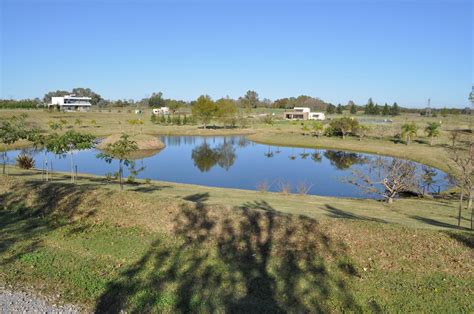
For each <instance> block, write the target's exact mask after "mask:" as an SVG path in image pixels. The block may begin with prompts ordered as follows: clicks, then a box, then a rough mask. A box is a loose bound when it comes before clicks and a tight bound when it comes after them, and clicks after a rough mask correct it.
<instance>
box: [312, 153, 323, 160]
mask: <svg viewBox="0 0 474 314" xmlns="http://www.w3.org/2000/svg"><path fill="white" fill-rule="evenodd" d="M311 159H312V160H313V161H314V162H321V160H322V159H323V157H322V156H321V152H320V151H319V150H315V151H314V152H313V153H312V154H311Z"/></svg>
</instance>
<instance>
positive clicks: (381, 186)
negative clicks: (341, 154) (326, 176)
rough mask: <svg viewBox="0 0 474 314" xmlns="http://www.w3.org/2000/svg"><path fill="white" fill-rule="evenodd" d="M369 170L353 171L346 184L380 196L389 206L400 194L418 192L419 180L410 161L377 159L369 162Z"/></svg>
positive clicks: (414, 166) (414, 165)
mask: <svg viewBox="0 0 474 314" xmlns="http://www.w3.org/2000/svg"><path fill="white" fill-rule="evenodd" d="M369 169H370V170H369V171H368V172H363V171H360V170H354V171H353V174H354V176H353V177H351V178H350V179H349V180H348V182H349V183H352V184H354V185H356V186H358V187H359V188H361V189H362V190H363V191H365V192H367V193H371V194H379V195H381V196H382V197H383V198H384V199H385V200H386V201H387V202H388V203H389V204H390V203H392V202H393V199H394V198H395V197H397V196H398V195H399V194H400V193H402V192H414V191H418V188H419V182H420V180H419V177H418V175H417V172H416V164H415V163H414V162H412V161H408V160H402V159H396V158H393V159H389V158H382V157H378V158H376V159H374V160H371V161H370V162H369Z"/></svg>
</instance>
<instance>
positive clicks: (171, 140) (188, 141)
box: [161, 136, 196, 146]
mask: <svg viewBox="0 0 474 314" xmlns="http://www.w3.org/2000/svg"><path fill="white" fill-rule="evenodd" d="M161 141H162V142H163V143H165V145H166V146H180V145H181V144H184V145H192V144H194V143H196V137H195V136H163V137H162V138H161Z"/></svg>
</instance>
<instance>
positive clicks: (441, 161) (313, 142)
mask: <svg viewBox="0 0 474 314" xmlns="http://www.w3.org/2000/svg"><path fill="white" fill-rule="evenodd" d="M248 138H249V139H250V140H252V141H255V142H257V143H261V144H268V145H275V146H296V147H307V148H329V149H340V150H346V151H354V152H364V153H370V154H378V155H386V156H392V157H398V158H403V159H409V160H413V161H416V162H419V163H422V164H425V165H429V166H432V167H436V168H438V169H440V170H443V171H445V172H449V171H450V168H449V166H448V164H449V162H450V161H449V156H448V152H447V150H446V148H445V147H444V146H443V145H437V146H434V147H430V146H428V145H423V144H411V145H405V144H403V143H400V142H394V141H389V140H381V139H377V138H366V139H364V140H362V141H360V140H359V139H357V138H351V137H348V138H346V139H341V138H335V137H321V138H319V139H318V138H317V137H315V136H311V135H302V133H301V132H278V131H276V132H275V131H273V132H265V133H254V134H251V135H249V136H248Z"/></svg>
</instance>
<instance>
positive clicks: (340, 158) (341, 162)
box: [324, 150, 368, 170]
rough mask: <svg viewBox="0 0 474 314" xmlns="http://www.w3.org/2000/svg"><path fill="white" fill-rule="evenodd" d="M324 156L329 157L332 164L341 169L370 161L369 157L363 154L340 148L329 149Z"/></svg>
mask: <svg viewBox="0 0 474 314" xmlns="http://www.w3.org/2000/svg"><path fill="white" fill-rule="evenodd" d="M324 157H326V158H327V159H329V160H330V162H331V165H333V166H335V167H336V168H337V169H339V170H345V169H349V168H351V167H352V166H354V165H362V164H365V163H367V161H368V158H367V157H365V156H363V155H361V154H357V153H352V152H344V151H340V150H327V151H326V152H325V153H324Z"/></svg>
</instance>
